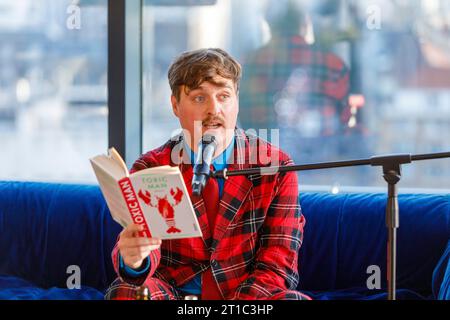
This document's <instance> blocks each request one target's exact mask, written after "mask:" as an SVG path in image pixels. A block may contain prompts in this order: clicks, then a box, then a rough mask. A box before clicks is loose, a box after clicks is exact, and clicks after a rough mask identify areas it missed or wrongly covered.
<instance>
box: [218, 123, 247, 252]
mask: <svg viewBox="0 0 450 320" xmlns="http://www.w3.org/2000/svg"><path fill="white" fill-rule="evenodd" d="M249 151H250V148H249V142H248V139H247V138H246V136H245V134H244V132H243V131H242V129H236V130H235V145H234V153H233V154H234V157H233V159H232V161H231V164H229V165H228V169H227V170H228V171H234V170H242V169H246V168H249V167H250V161H249V155H250V152H249ZM252 187H253V183H252V182H251V181H250V180H249V178H248V176H243V175H242V176H232V177H228V178H227V179H226V180H225V183H224V188H223V193H222V197H221V198H220V206H219V212H218V213H217V215H218V217H217V219H216V225H215V228H214V233H213V234H214V239H213V241H212V244H211V247H212V249H215V248H216V247H217V245H218V243H219V242H220V240H221V239H222V238H223V236H224V234H225V232H226V230H227V229H228V226H229V225H230V224H231V223H232V222H233V220H235V218H236V216H237V215H238V213H239V209H240V208H241V206H242V204H243V203H244V201H245V200H246V198H247V197H248V195H249V194H250V191H251V189H252Z"/></svg>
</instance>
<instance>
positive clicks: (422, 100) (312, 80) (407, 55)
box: [143, 0, 450, 190]
mask: <svg viewBox="0 0 450 320" xmlns="http://www.w3.org/2000/svg"><path fill="white" fill-rule="evenodd" d="M191 3H195V1H191ZM160 4H161V2H154V1H150V0H148V1H144V8H143V67H144V74H143V114H144V118H143V148H144V150H143V151H148V150H150V149H153V148H155V147H157V146H159V145H161V144H162V143H164V142H165V141H166V140H167V139H168V138H169V137H170V135H171V133H173V131H174V130H176V129H177V128H178V127H179V124H178V121H177V119H176V118H175V117H174V115H173V114H172V110H171V107H170V100H169V99H170V89H169V85H168V81H167V70H168V67H169V65H170V63H171V61H172V60H173V59H174V58H175V56H177V55H178V54H179V53H181V52H182V51H185V50H192V49H198V48H202V47H222V48H224V49H226V50H227V51H229V52H230V53H231V54H232V55H233V56H235V57H236V58H237V59H238V60H239V61H240V62H241V63H242V65H243V68H244V74H243V79H242V83H241V92H240V118H239V121H240V125H241V126H242V127H243V128H244V129H248V128H255V129H260V128H279V129H280V137H281V138H280V141H279V143H280V145H281V147H282V148H283V149H284V150H286V151H287V152H289V153H290V154H291V155H292V156H293V158H294V160H295V162H296V163H310V162H324V161H335V160H348V159H355V158H369V157H371V156H374V155H379V154H385V153H411V154H421V153H430V152H441V151H448V150H449V149H450V139H448V137H450V103H449V101H450V100H449V99H450V77H449V76H448V75H449V73H450V46H449V41H448V39H449V37H450V32H449V30H450V3H449V2H448V1H445V0H441V1H439V0H435V1H426V0H418V1H382V0H372V1H361V0H347V1H344V0H342V1H328V0H322V1H317V0H303V1H295V0H286V1H279V0H267V1H260V0H247V1H240V0H217V1H216V2H213V4H211V5H206V6H195V5H191V6H162V5H160ZM297 5H298V6H297ZM286 9H287V10H286ZM297 10H300V11H297ZM399 12H401V14H398V13H399ZM294 30H295V32H294ZM250 120H258V121H250ZM268 140H270V135H269V136H268ZM449 178H450V166H449V165H448V159H442V160H432V161H425V162H415V163H414V164H409V165H404V166H403V177H402V180H401V182H400V187H411V188H438V189H439V188H440V189H443V188H447V189H448V188H449V184H448V181H449ZM300 183H301V184H302V185H310V186H313V185H316V186H318V185H322V186H325V189H327V190H331V189H332V188H334V189H336V188H339V186H341V187H342V186H369V187H384V186H385V182H384V180H383V178H382V172H381V169H380V168H371V167H358V168H352V169H350V168H346V169H334V170H328V171H311V172H302V173H300ZM359 190H361V189H359ZM383 190H384V189H383Z"/></svg>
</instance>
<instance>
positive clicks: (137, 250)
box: [121, 245, 160, 259]
mask: <svg viewBox="0 0 450 320" xmlns="http://www.w3.org/2000/svg"><path fill="white" fill-rule="evenodd" d="M159 247H160V246H159V245H157V246H154V245H152V246H143V247H134V248H127V249H125V251H126V253H125V254H123V253H122V252H121V254H122V256H123V255H125V256H127V257H129V258H139V259H145V258H146V257H147V256H148V255H149V254H150V252H152V251H153V250H156V249H159Z"/></svg>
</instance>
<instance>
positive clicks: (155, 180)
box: [89, 148, 202, 239]
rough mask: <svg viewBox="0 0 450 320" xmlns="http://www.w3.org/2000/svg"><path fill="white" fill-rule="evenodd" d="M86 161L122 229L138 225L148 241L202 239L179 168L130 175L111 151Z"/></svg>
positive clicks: (118, 157) (160, 167) (165, 167)
mask: <svg viewBox="0 0 450 320" xmlns="http://www.w3.org/2000/svg"><path fill="white" fill-rule="evenodd" d="M89 160H90V162H91V165H92V168H93V169H94V173H95V176H96V177H97V180H98V183H99V185H100V189H101V191H102V193H103V196H104V197H105V200H106V203H107V205H108V208H109V211H110V212H111V216H112V217H113V219H114V220H115V221H116V222H117V223H119V224H120V225H121V226H122V227H124V228H125V227H126V226H128V225H129V224H130V223H135V224H138V225H141V226H143V231H141V232H140V236H143V237H148V238H151V237H157V238H160V239H181V238H191V237H201V236H202V232H201V229H200V226H199V223H198V220H197V216H196V214H195V211H194V208H193V206H192V202H191V199H190V197H189V194H188V191H187V188H186V185H185V183H184V180H183V176H182V174H181V172H180V169H179V168H178V167H171V166H168V165H165V166H159V167H153V168H148V169H144V170H140V171H137V172H134V173H132V174H130V173H129V171H128V168H127V166H126V164H125V162H124V161H123V159H122V157H121V156H120V155H119V153H118V152H117V151H116V149H114V148H110V149H109V150H108V154H107V155H105V154H101V155H98V156H95V157H93V158H91V159H89Z"/></svg>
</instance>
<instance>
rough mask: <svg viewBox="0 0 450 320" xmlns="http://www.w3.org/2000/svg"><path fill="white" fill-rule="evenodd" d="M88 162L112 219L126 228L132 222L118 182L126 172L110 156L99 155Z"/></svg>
mask: <svg viewBox="0 0 450 320" xmlns="http://www.w3.org/2000/svg"><path fill="white" fill-rule="evenodd" d="M119 157H120V156H119ZM90 162H91V165H92V168H93V169H94V173H95V176H96V177H97V180H98V182H99V185H100V189H101V191H102V193H103V196H104V197H105V200H106V203H107V204H108V208H109V210H110V212H111V215H112V217H113V219H114V220H115V221H116V222H117V223H119V224H120V225H121V226H122V227H126V226H127V225H128V224H130V223H131V222H132V220H131V217H130V214H129V212H128V208H127V206H126V203H125V200H124V199H123V195H122V192H121V190H120V187H119V185H118V181H119V180H120V179H122V178H124V177H125V176H126V175H127V172H124V168H123V166H122V164H120V163H119V162H117V160H116V159H114V158H113V157H111V156H106V155H99V156H96V157H94V158H91V159H90ZM125 170H126V166H125Z"/></svg>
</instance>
